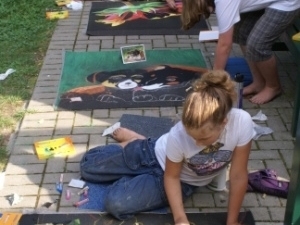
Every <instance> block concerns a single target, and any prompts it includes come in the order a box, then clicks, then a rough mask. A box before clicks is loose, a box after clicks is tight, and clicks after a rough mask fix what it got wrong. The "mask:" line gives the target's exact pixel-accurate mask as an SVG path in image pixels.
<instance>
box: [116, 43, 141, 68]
mask: <svg viewBox="0 0 300 225" xmlns="http://www.w3.org/2000/svg"><path fill="white" fill-rule="evenodd" d="M121 55H122V60H123V63H124V64H127V63H136V62H143V61H146V51H145V46H144V45H130V46H124V47H121Z"/></svg>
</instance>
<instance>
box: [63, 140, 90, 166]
mask: <svg viewBox="0 0 300 225" xmlns="http://www.w3.org/2000/svg"><path fill="white" fill-rule="evenodd" d="M75 149H76V153H75V154H74V155H69V156H68V158H67V162H77V163H79V162H80V161H81V159H82V156H83V154H84V153H85V152H86V151H87V144H75Z"/></svg>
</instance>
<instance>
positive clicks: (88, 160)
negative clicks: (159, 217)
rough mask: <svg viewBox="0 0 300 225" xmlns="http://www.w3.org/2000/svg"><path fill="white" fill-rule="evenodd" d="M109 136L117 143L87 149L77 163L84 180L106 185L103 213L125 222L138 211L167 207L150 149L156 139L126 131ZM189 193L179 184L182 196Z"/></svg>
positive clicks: (158, 171) (153, 155)
mask: <svg viewBox="0 0 300 225" xmlns="http://www.w3.org/2000/svg"><path fill="white" fill-rule="evenodd" d="M112 137H113V138H114V139H115V140H117V141H118V142H119V143H118V144H109V145H106V146H99V147H96V148H93V149H90V150H89V151H88V152H87V153H86V154H85V155H84V156H83V158H82V160H81V162H80V170H81V176H82V178H83V179H84V180H86V181H89V182H93V183H107V184H108V185H109V186H108V192H107V193H106V195H105V198H104V199H103V203H104V207H105V211H106V212H108V213H110V214H112V215H113V216H114V217H116V218H118V219H120V220H125V219H128V218H130V217H132V216H133V215H134V214H136V213H139V212H145V211H151V210H154V209H158V208H161V207H166V206H168V200H167V196H166V193H165V191H164V177H163V175H164V171H163V169H162V168H161V166H160V164H159V162H158V160H157V158H156V155H155V150H154V148H155V143H156V140H153V139H152V138H147V139H146V138H145V137H144V136H142V135H140V134H137V133H136V132H134V131H131V130H128V129H126V128H119V129H117V130H116V131H115V132H114V133H113V134H112ZM193 190H194V189H193V188H192V187H191V186H190V185H186V184H182V191H183V196H184V197H188V196H189V195H191V194H192V193H193Z"/></svg>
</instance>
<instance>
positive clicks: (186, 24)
mask: <svg viewBox="0 0 300 225" xmlns="http://www.w3.org/2000/svg"><path fill="white" fill-rule="evenodd" d="M209 7H212V9H213V11H214V10H215V3H214V0H182V13H181V22H182V28H183V29H184V30H188V29H190V28H191V27H193V26H194V25H195V24H196V23H197V22H199V21H200V20H201V19H204V18H205V19H207V18H208V17H209V16H210V14H211V10H210V9H209Z"/></svg>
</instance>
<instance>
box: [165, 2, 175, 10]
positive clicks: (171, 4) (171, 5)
mask: <svg viewBox="0 0 300 225" xmlns="http://www.w3.org/2000/svg"><path fill="white" fill-rule="evenodd" d="M166 1H167V4H168V6H169V7H170V8H171V9H173V10H175V9H177V7H176V4H175V0H166Z"/></svg>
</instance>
